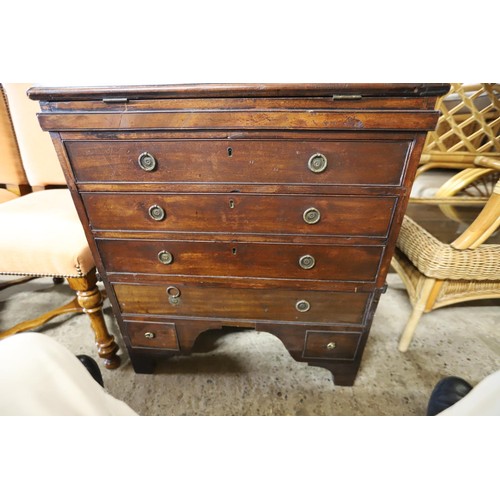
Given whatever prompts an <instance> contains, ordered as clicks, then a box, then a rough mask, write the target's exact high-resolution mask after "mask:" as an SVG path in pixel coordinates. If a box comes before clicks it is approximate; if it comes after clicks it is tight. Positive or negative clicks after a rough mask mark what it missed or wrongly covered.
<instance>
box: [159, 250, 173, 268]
mask: <svg viewBox="0 0 500 500" xmlns="http://www.w3.org/2000/svg"><path fill="white" fill-rule="evenodd" d="M158 260H159V261H160V262H161V263H162V264H164V265H166V266H167V265H169V264H172V262H173V261H174V256H173V255H172V254H171V253H170V252H167V251H166V250H162V251H161V252H159V253H158Z"/></svg>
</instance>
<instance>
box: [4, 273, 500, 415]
mask: <svg viewBox="0 0 500 500" xmlns="http://www.w3.org/2000/svg"><path fill="white" fill-rule="evenodd" d="M2 279H5V277H3V278H2ZM388 283H389V288H388V291H387V293H386V294H385V295H383V296H382V298H381V300H380V304H379V308H378V310H377V313H376V315H375V318H374V322H373V326H372V330H371V333H370V337H369V339H368V343H367V346H366V349H365V352H364V356H363V360H362V363H361V367H360V370H359V373H358V377H357V379H356V382H355V385H354V386H353V387H339V386H335V385H334V383H333V381H332V376H331V374H330V372H328V371H327V370H325V369H322V368H317V367H310V366H308V365H307V364H305V363H298V362H296V361H294V360H293V359H292V358H291V357H290V355H289V354H288V352H287V351H286V349H285V348H284V346H283V345H282V344H281V342H280V341H279V340H278V339H277V338H275V337H274V336H273V335H271V334H269V333H266V332H255V331H244V332H237V333H227V334H220V333H212V332H211V333H210V334H205V336H204V337H202V338H201V341H200V342H198V343H197V347H198V349H197V352H195V353H193V354H192V355H191V356H188V357H184V356H182V357H176V358H173V359H171V360H170V361H167V362H165V363H160V364H159V366H158V368H157V370H156V372H155V373H154V374H153V375H143V374H136V373H134V371H133V369H132V366H131V364H130V361H129V359H128V356H127V352H126V350H125V349H124V344H123V341H122V339H121V337H120V333H119V331H118V327H117V324H116V321H115V320H114V317H113V315H112V311H111V307H110V306H109V302H106V303H105V317H106V321H107V324H108V327H109V330H110V332H111V333H112V334H113V335H115V337H116V339H117V341H118V343H119V344H120V346H121V357H122V366H121V367H120V368H119V369H117V370H113V371H110V370H105V369H102V371H103V377H104V382H105V386H106V389H107V390H108V392H109V393H110V394H112V395H113V396H114V397H116V398H118V399H121V400H123V401H125V402H126V403H127V404H129V406H131V407H132V408H133V409H134V410H135V411H136V412H138V413H139V414H140V415H352V416H354V415H424V414H425V411H426V405H427V401H428V397H429V395H430V393H431V391H432V388H433V387H434V385H435V384H436V382H437V381H438V380H440V379H441V378H442V377H444V376H447V375H458V376H460V377H463V378H465V379H467V380H469V381H470V382H471V383H472V384H475V383H477V382H479V381H480V380H481V379H482V378H483V377H485V376H486V375H488V374H490V373H492V372H493V371H495V370H497V369H499V368H500V362H499V361H500V330H499V328H498V324H499V323H500V307H499V305H500V301H488V302H470V303H467V304H465V305H459V306H450V307H448V308H444V309H441V310H437V311H433V312H432V313H429V314H427V315H424V317H423V318H422V320H421V322H420V324H419V326H418V329H417V333H416V336H415V339H414V341H413V343H412V345H411V347H410V350H409V351H408V352H407V353H404V354H403V353H400V352H399V351H398V349H397V341H398V337H399V334H400V333H401V331H402V329H403V327H404V325H405V322H406V320H407V318H408V315H409V313H410V304H409V301H408V297H407V295H406V292H405V290H404V287H403V285H402V284H401V282H400V280H399V278H398V276H397V275H395V274H389V276H388ZM71 298H72V292H71V290H69V287H68V286H66V285H54V284H53V283H52V280H51V279H50V278H42V279H38V280H34V281H32V282H29V283H26V284H23V285H19V286H17V287H13V288H9V289H6V290H3V291H1V292H0V330H1V329H6V328H7V327H9V326H11V325H12V324H14V323H16V322H19V321H22V320H24V319H27V318H28V317H34V316H36V315H37V314H42V313H43V312H45V311H47V310H49V309H51V308H53V307H56V306H58V305H60V304H62V303H64V302H65V301H67V300H70V299H71ZM38 331H41V332H44V333H45V334H46V335H49V336H51V337H53V338H55V339H56V340H58V341H59V342H60V343H62V344H63V345H65V346H66V347H68V348H69V349H70V350H71V351H72V352H74V353H75V354H81V353H86V354H90V355H92V356H93V357H94V358H95V359H97V360H98V359H99V358H98V357H97V354H96V351H95V347H94V343H93V335H92V331H91V329H90V324H89V322H88V319H87V318H86V317H85V315H83V314H81V315H66V316H61V317H59V318H56V319H54V320H52V321H51V322H49V323H47V324H46V325H45V326H43V327H40V328H39V329H38Z"/></svg>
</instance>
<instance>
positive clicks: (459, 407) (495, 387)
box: [439, 370, 500, 417]
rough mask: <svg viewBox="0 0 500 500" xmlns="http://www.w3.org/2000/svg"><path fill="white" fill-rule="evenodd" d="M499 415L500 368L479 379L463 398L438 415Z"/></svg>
mask: <svg viewBox="0 0 500 500" xmlns="http://www.w3.org/2000/svg"><path fill="white" fill-rule="evenodd" d="M441 415H442V416H450V417H451V416H464V415H467V416H500V370H499V371H496V372H495V373H492V374H491V375H488V376H487V377H486V378H485V379H483V380H481V382H479V384H477V385H476V386H475V387H474V388H473V389H472V390H471V391H470V392H469V393H468V394H467V395H466V396H465V397H464V398H463V399H461V400H460V401H458V402H457V403H455V404H454V405H453V406H450V407H449V408H448V409H446V410H444V411H442V412H441V413H439V416H441Z"/></svg>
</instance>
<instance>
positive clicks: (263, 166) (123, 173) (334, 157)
mask: <svg viewBox="0 0 500 500" xmlns="http://www.w3.org/2000/svg"><path fill="white" fill-rule="evenodd" d="M411 144H412V142H411V141H390V140H387V141H366V140H349V141H348V140H342V141H341V140H337V141H326V140H323V141H304V140H294V141H291V140H288V141H285V140H281V141H275V140H211V139H205V140H200V139H197V140H192V139H183V140H151V141H126V140H117V141H66V142H65V146H66V150H67V152H68V155H69V158H70V160H71V164H72V167H73V172H74V175H75V179H76V181H77V182H81V183H83V182H99V183H117V182H125V183H130V182H137V183H166V182H168V183H184V182H190V183H193V182H195V183H221V184H222V183H225V184H244V183H252V184H255V183H258V184H259V183H260V184H322V185H325V184H326V185H328V184H330V185H342V184H347V185H386V186H398V185H400V184H401V179H402V176H403V172H404V169H405V165H406V160H407V157H408V153H409V150H410V148H411ZM143 153H147V154H148V156H147V157H145V156H143V157H142V160H139V158H140V157H141V155H143ZM141 161H142V166H141V164H140V163H141Z"/></svg>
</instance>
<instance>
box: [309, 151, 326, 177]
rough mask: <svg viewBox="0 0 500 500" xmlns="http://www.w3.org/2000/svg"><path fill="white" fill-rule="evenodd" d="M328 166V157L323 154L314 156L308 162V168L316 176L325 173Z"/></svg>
mask: <svg viewBox="0 0 500 500" xmlns="http://www.w3.org/2000/svg"><path fill="white" fill-rule="evenodd" d="M327 166H328V160H327V159H326V156H325V155H323V154H321V153H315V154H313V155H312V156H311V157H310V158H309V161H308V162H307V167H308V168H309V170H310V171H311V172H314V173H315V174H319V173H321V172H323V171H324V170H325V169H326V167H327Z"/></svg>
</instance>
